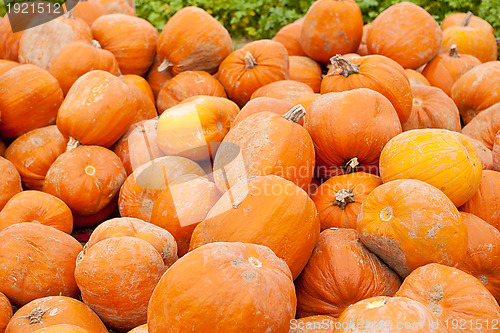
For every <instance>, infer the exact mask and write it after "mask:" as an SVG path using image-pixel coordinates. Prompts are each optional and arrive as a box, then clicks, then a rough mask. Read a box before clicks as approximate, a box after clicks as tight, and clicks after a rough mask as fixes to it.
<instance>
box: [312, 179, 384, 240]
mask: <svg viewBox="0 0 500 333" xmlns="http://www.w3.org/2000/svg"><path fill="white" fill-rule="evenodd" d="M379 185H382V180H381V179H380V177H378V176H375V175H372V174H370V173H365V172H354V173H350V174H347V175H341V176H336V177H332V178H330V179H328V180H327V181H325V182H324V183H323V184H321V185H320V187H319V188H318V190H317V191H316V193H315V194H314V195H312V196H311V199H312V200H313V201H314V204H315V205H316V209H317V210H318V215H319V219H320V220H321V230H325V229H328V228H356V221H357V219H358V214H359V212H360V210H361V204H362V203H363V201H364V200H365V199H366V197H367V196H368V194H370V192H371V191H373V190H374V189H375V188H376V187H377V186H379ZM349 192H350V193H349ZM344 194H345V195H344Z"/></svg>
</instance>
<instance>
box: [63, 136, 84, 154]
mask: <svg viewBox="0 0 500 333" xmlns="http://www.w3.org/2000/svg"><path fill="white" fill-rule="evenodd" d="M80 145H81V143H80V141H78V140H77V139H75V138H74V137H72V136H70V137H69V141H68V144H67V146H66V151H70V150H73V149H75V148H76V147H78V146H80Z"/></svg>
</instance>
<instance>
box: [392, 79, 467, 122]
mask: <svg viewBox="0 0 500 333" xmlns="http://www.w3.org/2000/svg"><path fill="white" fill-rule="evenodd" d="M411 94H412V96H413V107H412V110H411V114H410V117H409V118H408V119H407V120H406V121H405V122H404V123H403V124H402V127H403V131H409V130H412V129H419V128H444V129H447V130H450V131H456V132H460V131H461V130H462V126H461V124H460V113H459V112H458V108H457V106H456V105H455V103H454V102H453V100H452V99H451V98H450V97H448V95H446V94H445V93H444V92H443V91H442V90H441V89H439V88H435V87H429V86H412V87H411Z"/></svg>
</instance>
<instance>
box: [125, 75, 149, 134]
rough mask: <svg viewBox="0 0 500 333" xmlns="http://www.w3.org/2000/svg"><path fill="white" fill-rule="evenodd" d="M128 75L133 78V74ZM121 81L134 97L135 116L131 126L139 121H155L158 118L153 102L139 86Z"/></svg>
mask: <svg viewBox="0 0 500 333" xmlns="http://www.w3.org/2000/svg"><path fill="white" fill-rule="evenodd" d="M128 75H134V76H135V74H128ZM138 77H140V76H138ZM141 79H142V78H141ZM121 80H122V82H125V83H126V84H127V85H128V87H129V89H130V90H131V91H130V94H131V95H133V96H134V98H135V101H136V110H135V116H134V118H132V124H136V123H138V122H140V121H144V120H150V119H153V118H154V119H155V120H156V119H157V118H158V113H157V111H156V107H155V102H152V101H151V98H150V96H148V95H147V94H146V93H145V92H144V91H143V90H142V89H141V88H140V87H139V86H137V85H135V84H132V83H127V82H126V81H125V80H123V78H121ZM129 128H130V127H129Z"/></svg>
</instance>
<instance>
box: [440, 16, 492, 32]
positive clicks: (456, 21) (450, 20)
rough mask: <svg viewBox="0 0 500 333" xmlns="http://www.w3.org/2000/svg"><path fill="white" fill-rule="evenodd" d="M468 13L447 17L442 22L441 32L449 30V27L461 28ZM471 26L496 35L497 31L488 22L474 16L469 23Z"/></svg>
mask: <svg viewBox="0 0 500 333" xmlns="http://www.w3.org/2000/svg"><path fill="white" fill-rule="evenodd" d="M467 14H468V13H453V14H450V15H448V16H446V17H445V18H444V19H443V21H442V22H441V30H444V29H447V28H449V27H454V26H460V25H462V23H463V21H464V19H465V17H466V16H467ZM469 26H470V27H473V28H482V29H486V30H489V31H491V33H492V34H493V33H495V30H494V29H493V27H492V26H491V24H489V23H488V22H487V21H485V20H484V19H482V18H480V17H478V16H475V15H472V17H471V18H470V21H469Z"/></svg>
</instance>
